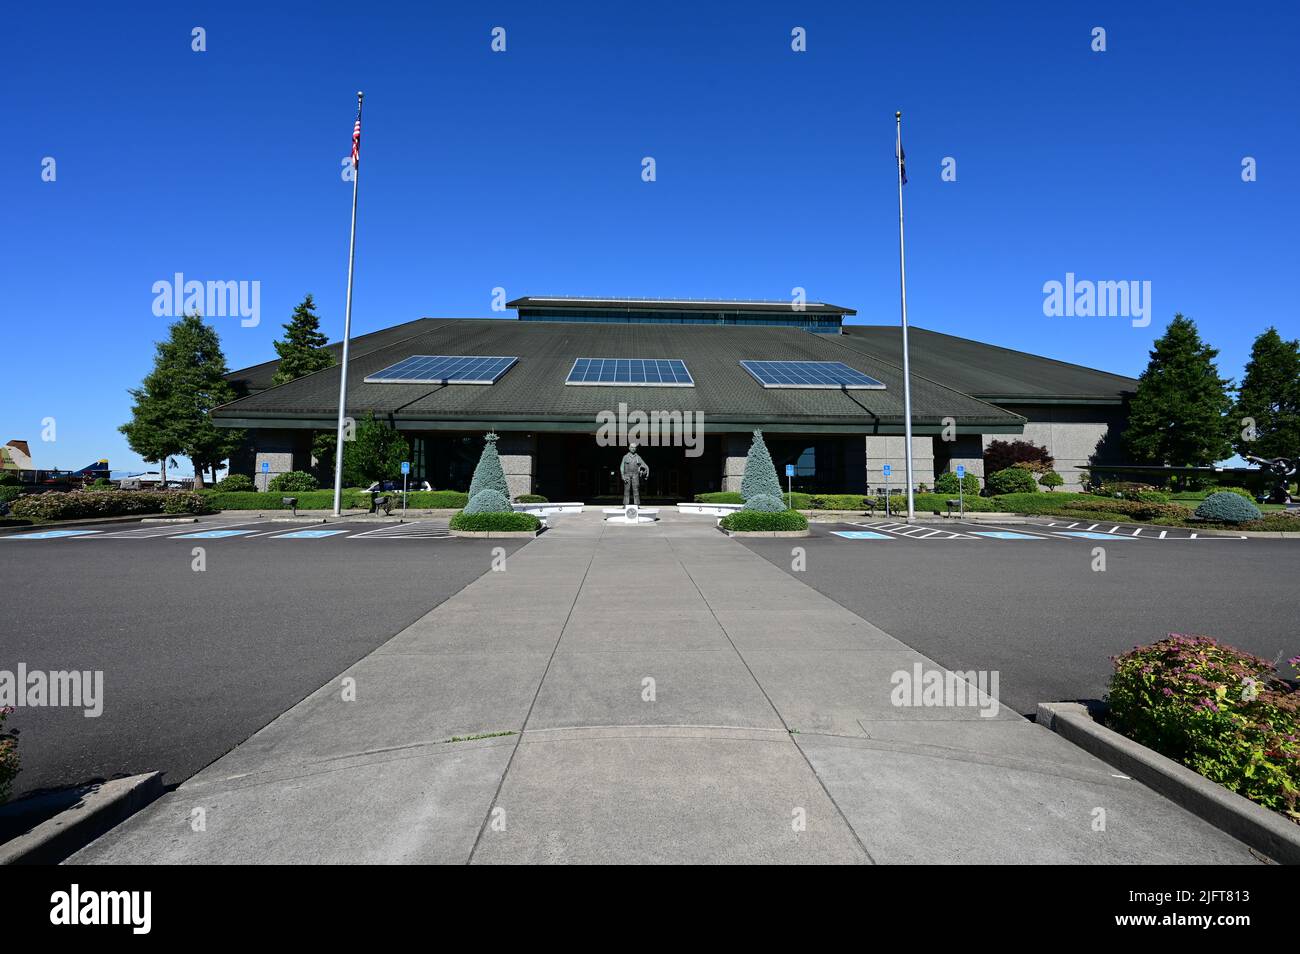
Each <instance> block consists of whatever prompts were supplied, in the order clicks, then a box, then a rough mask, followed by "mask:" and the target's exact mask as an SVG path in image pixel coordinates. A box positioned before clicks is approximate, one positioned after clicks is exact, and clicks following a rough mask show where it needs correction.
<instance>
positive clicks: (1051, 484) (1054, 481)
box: [1038, 470, 1065, 491]
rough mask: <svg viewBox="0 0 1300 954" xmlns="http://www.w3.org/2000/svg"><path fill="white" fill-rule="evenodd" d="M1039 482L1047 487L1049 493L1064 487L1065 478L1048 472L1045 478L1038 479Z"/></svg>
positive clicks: (1051, 471)
mask: <svg viewBox="0 0 1300 954" xmlns="http://www.w3.org/2000/svg"><path fill="white" fill-rule="evenodd" d="M1038 482H1039V483H1040V484H1041V485H1042V486H1044V487H1046V488H1047V489H1048V490H1049V491H1051V490H1055V489H1056V488H1057V487H1060V486H1062V485H1063V484H1064V483H1065V478H1064V477H1062V476H1061V475H1060V474H1058V473H1057V472H1056V471H1054V470H1049V471H1046V472H1045V473H1044V474H1043V476H1041V477H1039V478H1038Z"/></svg>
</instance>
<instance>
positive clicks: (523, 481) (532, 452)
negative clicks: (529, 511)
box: [497, 433, 537, 498]
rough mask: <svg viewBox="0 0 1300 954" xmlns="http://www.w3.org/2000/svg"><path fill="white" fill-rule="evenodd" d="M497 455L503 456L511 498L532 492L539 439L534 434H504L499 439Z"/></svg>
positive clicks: (502, 467)
mask: <svg viewBox="0 0 1300 954" xmlns="http://www.w3.org/2000/svg"><path fill="white" fill-rule="evenodd" d="M497 455H498V456H499V457H500V458H501V469H502V470H503V471H504V472H505V475H506V484H507V485H509V487H510V496H511V498H514V497H518V496H519V495H520V494H531V493H532V492H533V464H534V461H535V460H536V458H537V439H536V438H535V437H534V436H533V435H532V434H509V433H507V434H502V435H500V439H499V440H498V441H497Z"/></svg>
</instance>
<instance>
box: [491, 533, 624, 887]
mask: <svg viewBox="0 0 1300 954" xmlns="http://www.w3.org/2000/svg"><path fill="white" fill-rule="evenodd" d="M604 535H605V534H604V528H603V527H602V529H601V532H600V533H599V534H598V535H597V536H596V539H595V541H594V542H593V544H592V547H591V555H590V556H589V557H587V568H586V569H585V570H583V571H582V580H581V581H580V582H579V583H578V589H577V590H576V591H575V592H574V594H573V599H572V600H570V601H569V611H568V612H567V613H565V614H564V625H563V626H561V627H560V634H559V635H558V636H556V637H555V645H554V646H552V647H551V654H550V656H548V657H547V658H546V668H545V669H543V670H542V678H541V679H538V680H537V689H536V691H534V692H533V698H532V701H531V702H529V703H528V711H527V712H525V713H524V721H523V722H521V723H520V724H519V735H517V736H516V737H515V744H514V747H513V748H512V749H511V750H510V758H508V759H506V767H505V769H503V770H502V772H501V778H500V779H499V780H498V781H497V787H496V791H495V792H493V793H492V800H491V801H489V802H488V807H487V812H485V813H484V815H483V823H482V824H481V825H479V827H478V834H477V835H475V836H474V844H473V845H471V846H470V849H469V854H468V855H466V856H465V864H466V865H471V864H473V863H474V853H475V852H476V851H478V846H479V842H481V841H482V840H483V833H484V832H485V831H487V826H488V822H490V821H491V820H492V809H493V808H495V807H496V804H497V801H498V800H499V799H500V798H501V791H502V789H504V788H505V785H506V778H507V776H509V775H510V767H511V766H512V765H514V764H515V755H516V754H518V752H519V744H520V743H521V742H522V741H523V738H524V733H525V732H527V731H528V720H529V719H531V718H532V717H533V708H534V707H535V706H536V705H537V699H538V697H539V696H541V694H542V686H544V685H546V676H547V674H548V673H549V672H550V671H551V664H552V663H553V662H555V654H556V653H557V652H559V649H560V641H561V640H563V639H564V631H565V629H567V628H568V626H569V620H570V619H572V618H573V608H574V607H575V606H577V605H578V597H579V596H581V595H582V588H583V586H585V585H586V583H587V575H588V574H589V573H590V572H591V565H592V564H593V563H595V562H596V551H597V550H598V549H599V547H600V539H601V537H603V536H604Z"/></svg>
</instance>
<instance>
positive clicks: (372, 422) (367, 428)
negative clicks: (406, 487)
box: [329, 412, 411, 487]
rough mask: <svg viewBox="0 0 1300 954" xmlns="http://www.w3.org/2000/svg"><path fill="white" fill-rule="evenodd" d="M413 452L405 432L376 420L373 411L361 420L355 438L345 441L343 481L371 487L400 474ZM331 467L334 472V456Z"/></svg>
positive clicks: (351, 485) (350, 484)
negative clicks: (404, 463) (378, 481)
mask: <svg viewBox="0 0 1300 954" xmlns="http://www.w3.org/2000/svg"><path fill="white" fill-rule="evenodd" d="M331 437H333V435H331ZM410 453H411V448H410V445H409V444H407V442H406V438H405V437H403V436H402V434H401V432H399V431H398V430H397V429H395V428H392V427H389V426H388V425H387V424H386V423H384V422H383V421H379V420H376V419H375V415H374V413H373V412H371V413H370V414H367V415H366V416H365V417H363V418H362V419H361V420H359V421H357V428H356V434H355V435H354V439H353V440H350V441H344V442H343V484H344V486H347V487H368V486H370V484H372V483H374V482H375V481H377V480H389V479H391V478H393V477H398V476H400V475H401V472H402V461H404V460H408V459H409V458H410ZM329 467H330V471H331V472H332V471H333V468H334V462H333V455H331V457H330V465H329Z"/></svg>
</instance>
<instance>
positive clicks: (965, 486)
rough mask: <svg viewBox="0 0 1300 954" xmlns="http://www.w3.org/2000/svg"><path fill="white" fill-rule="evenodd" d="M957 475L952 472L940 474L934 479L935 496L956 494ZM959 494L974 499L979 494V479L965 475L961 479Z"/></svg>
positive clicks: (971, 475)
mask: <svg viewBox="0 0 1300 954" xmlns="http://www.w3.org/2000/svg"><path fill="white" fill-rule="evenodd" d="M957 484H958V481H957V475H956V474H954V473H953V472H952V471H948V472H947V473H943V474H940V475H939V476H938V477H936V478H935V479H934V492H935V493H936V494H955V493H956V492H957ZM961 492H962V495H963V496H966V497H975V496H978V495H979V492H980V479H979V478H978V477H976V476H975V475H974V474H967V475H966V476H965V477H963V478H962V479H961Z"/></svg>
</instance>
